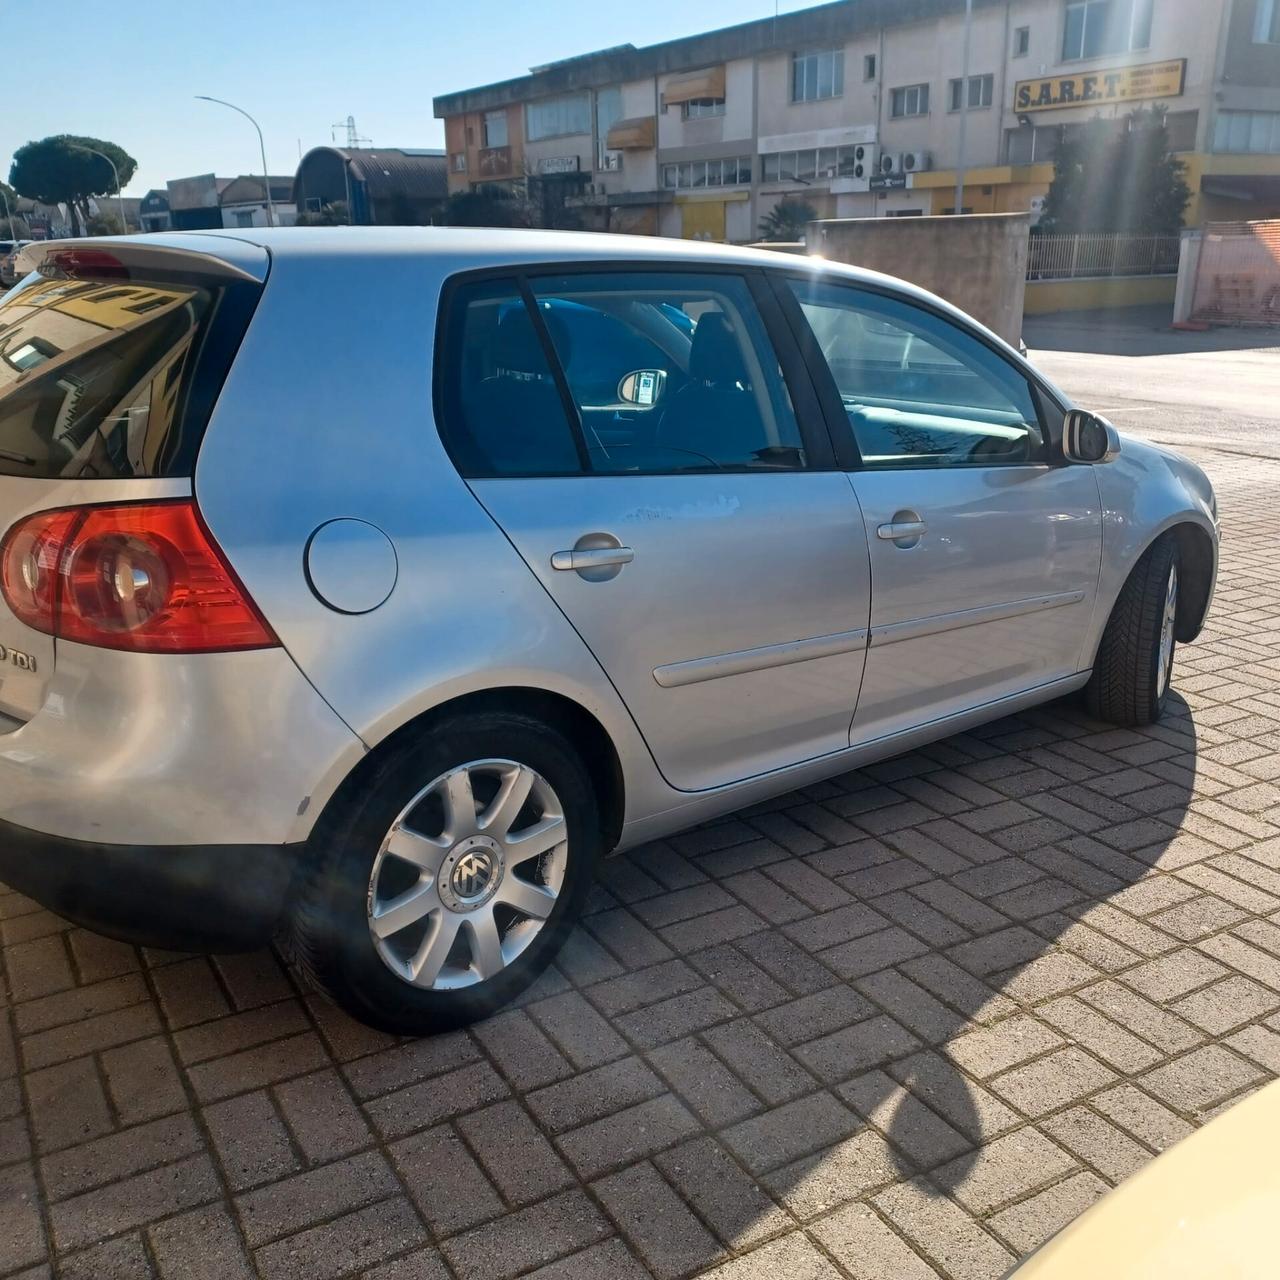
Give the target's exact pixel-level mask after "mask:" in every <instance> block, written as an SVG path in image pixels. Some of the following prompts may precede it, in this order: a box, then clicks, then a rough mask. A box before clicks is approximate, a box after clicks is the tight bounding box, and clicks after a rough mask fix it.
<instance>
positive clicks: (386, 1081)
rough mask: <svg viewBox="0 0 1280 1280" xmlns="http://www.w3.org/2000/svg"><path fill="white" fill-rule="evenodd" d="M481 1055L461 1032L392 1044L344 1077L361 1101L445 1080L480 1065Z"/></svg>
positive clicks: (350, 1066)
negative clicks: (421, 1084)
mask: <svg viewBox="0 0 1280 1280" xmlns="http://www.w3.org/2000/svg"><path fill="white" fill-rule="evenodd" d="M479 1057H480V1052H479V1050H478V1049H477V1048H476V1045H475V1042H474V1041H473V1040H472V1039H471V1037H470V1036H469V1035H467V1034H466V1033H465V1032H462V1031H454V1032H450V1033H449V1034H448V1035H443V1036H428V1037H425V1038H423V1039H421V1040H412V1041H409V1042H407V1043H400V1044H393V1045H392V1046H390V1047H389V1048H386V1049H383V1050H382V1051H381V1052H378V1053H373V1054H370V1055H368V1056H367V1057H362V1058H358V1059H357V1060H356V1061H354V1062H350V1063H348V1064H347V1066H346V1067H345V1068H344V1071H343V1074H344V1075H345V1076H346V1078H347V1080H348V1081H349V1082H350V1084H351V1088H352V1089H353V1090H354V1091H355V1095H356V1097H357V1098H359V1099H360V1100H361V1101H368V1099H370V1098H373V1097H376V1096H377V1095H379V1094H384V1093H390V1092H392V1091H393V1090H395V1089H402V1088H404V1086H405V1085H409V1084H417V1083H418V1082H419V1081H421V1080H430V1079H433V1078H434V1077H436V1076H442V1075H445V1074H447V1073H448V1072H450V1071H454V1070H456V1069H458V1068H459V1067H464V1066H466V1065H467V1064H468V1063H471V1062H476V1061H478V1059H479Z"/></svg>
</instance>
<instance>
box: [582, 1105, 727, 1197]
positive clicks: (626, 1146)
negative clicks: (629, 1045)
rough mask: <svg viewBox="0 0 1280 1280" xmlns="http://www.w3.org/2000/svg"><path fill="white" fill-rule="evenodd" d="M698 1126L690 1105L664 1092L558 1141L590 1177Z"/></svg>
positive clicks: (669, 1143)
mask: <svg viewBox="0 0 1280 1280" xmlns="http://www.w3.org/2000/svg"><path fill="white" fill-rule="evenodd" d="M743 1123H746V1124H749V1123H750V1121H743ZM698 1128H699V1125H698V1121H697V1119H696V1118H695V1117H694V1116H693V1115H692V1113H691V1112H690V1111H689V1110H688V1108H687V1107H685V1106H684V1104H683V1103H681V1102H680V1101H679V1100H678V1099H677V1098H675V1097H673V1096H672V1095H671V1094H665V1095H663V1096H662V1097H660V1098H654V1099H652V1100H651V1101H649V1102H641V1103H639V1104H638V1105H636V1106H634V1107H630V1108H628V1109H627V1110H626V1111H619V1112H615V1113H614V1114H613V1115H608V1116H604V1117H602V1118H601V1119H599V1120H593V1121H592V1122H591V1123H590V1124H587V1125H583V1126H582V1128H581V1129H574V1130H572V1131H570V1132H569V1133H565V1134H561V1135H560V1137H559V1139H558V1142H559V1146H560V1149H561V1151H563V1152H564V1154H565V1156H566V1158H567V1159H568V1161H569V1163H570V1164H571V1165H572V1166H573V1167H574V1169H575V1170H577V1172H578V1174H579V1176H580V1177H582V1178H588V1179H590V1178H595V1177H598V1176H599V1175H600V1174H602V1173H607V1172H609V1171H610V1170H612V1169H617V1168H620V1167H621V1166H622V1165H624V1164H630V1163H631V1162H632V1161H635V1160H639V1159H642V1158H643V1157H645V1156H648V1155H652V1154H653V1153H654V1152H655V1151H661V1150H662V1149H663V1147H670V1146H673V1145H674V1144H675V1143H677V1142H679V1141H680V1140H681V1139H682V1138H687V1137H688V1136H689V1135H690V1134H691V1133H693V1132H695V1131H696V1130H697V1129H698Z"/></svg>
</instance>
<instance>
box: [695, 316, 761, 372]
mask: <svg viewBox="0 0 1280 1280" xmlns="http://www.w3.org/2000/svg"><path fill="white" fill-rule="evenodd" d="M689 376H690V377H691V378H693V379H694V380H695V381H696V382H701V383H704V384H705V385H707V386H712V387H721V388H731V387H734V386H736V385H738V384H741V385H742V386H744V387H745V386H747V385H748V384H749V382H750V380H751V379H750V377H749V376H748V374H747V366H746V364H745V362H744V361H743V359H742V347H741V346H740V345H739V342H738V339H737V338H736V337H735V336H734V332H733V330H732V329H731V328H730V327H729V322H728V320H727V319H726V318H725V317H724V316H723V315H721V314H720V313H719V312H717V311H711V312H708V313H707V314H706V315H704V316H703V317H702V319H701V320H699V321H698V327H697V328H696V329H695V330H694V331H693V343H692V344H691V346H690V348H689Z"/></svg>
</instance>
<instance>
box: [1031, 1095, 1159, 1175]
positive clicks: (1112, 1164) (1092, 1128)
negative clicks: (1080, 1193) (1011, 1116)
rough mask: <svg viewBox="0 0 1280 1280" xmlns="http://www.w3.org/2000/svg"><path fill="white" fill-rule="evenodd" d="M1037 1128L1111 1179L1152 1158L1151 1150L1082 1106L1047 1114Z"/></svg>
mask: <svg viewBox="0 0 1280 1280" xmlns="http://www.w3.org/2000/svg"><path fill="white" fill-rule="evenodd" d="M1040 1128H1041V1129H1043V1130H1044V1132H1045V1133H1047V1134H1048V1135H1049V1136H1050V1137H1051V1138H1053V1140H1054V1141H1055V1142H1057V1143H1058V1144H1059V1146H1063V1147H1066V1149H1067V1150H1068V1151H1070V1152H1071V1153H1072V1155H1074V1156H1075V1157H1076V1158H1077V1159H1079V1160H1083V1161H1084V1162H1085V1163H1086V1164H1091V1165H1093V1167H1094V1168H1095V1169H1097V1170H1098V1171H1099V1172H1100V1173H1101V1174H1102V1175H1103V1177H1105V1178H1108V1179H1110V1181H1111V1182H1113V1183H1115V1182H1120V1181H1122V1180H1123V1179H1124V1178H1127V1177H1128V1176H1129V1175H1130V1174H1131V1173H1133V1172H1135V1171H1136V1170H1137V1169H1139V1168H1141V1167H1142V1165H1144V1164H1145V1163H1146V1162H1147V1161H1148V1160H1150V1159H1151V1152H1150V1151H1148V1150H1147V1149H1146V1148H1145V1147H1142V1146H1140V1145H1139V1144H1138V1143H1136V1142H1135V1141H1134V1140H1133V1139H1132V1138H1130V1137H1129V1136H1128V1134H1126V1133H1123V1132H1122V1131H1121V1130H1119V1129H1117V1128H1116V1126H1115V1125H1113V1124H1112V1123H1111V1122H1110V1121H1109V1120H1104V1119H1103V1118H1102V1117H1101V1116H1099V1115H1096V1114H1095V1113H1094V1112H1092V1111H1089V1110H1087V1109H1086V1108H1084V1107H1072V1108H1071V1109H1070V1110H1069V1111H1060V1112H1059V1113H1058V1114H1057V1115H1056V1116H1049V1117H1048V1119H1046V1120H1042V1121H1041V1122H1040Z"/></svg>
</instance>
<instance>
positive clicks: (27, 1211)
mask: <svg viewBox="0 0 1280 1280" xmlns="http://www.w3.org/2000/svg"><path fill="white" fill-rule="evenodd" d="M44 1253H45V1235H44V1223H43V1221H42V1219H41V1215H40V1196H39V1191H38V1189H37V1187H36V1180H35V1173H34V1171H33V1170H32V1168H31V1166H30V1165H29V1164H27V1163H25V1162H24V1163H23V1164H15V1165H11V1166H10V1167H9V1168H7V1169H0V1272H9V1271H15V1270H17V1268H18V1267H21V1266H24V1265H26V1264H27V1263H34V1262H38V1261H40V1260H41V1259H42V1258H43V1257H44Z"/></svg>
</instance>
